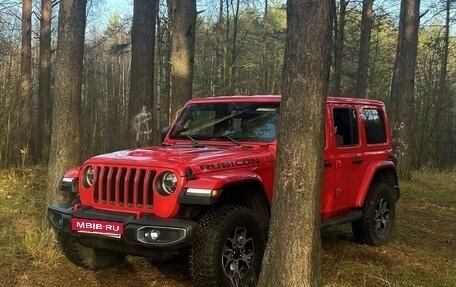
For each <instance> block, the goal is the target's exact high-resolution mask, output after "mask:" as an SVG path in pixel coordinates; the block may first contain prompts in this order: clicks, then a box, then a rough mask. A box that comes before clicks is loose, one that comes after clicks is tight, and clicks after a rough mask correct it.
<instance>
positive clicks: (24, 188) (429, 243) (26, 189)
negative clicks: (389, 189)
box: [0, 168, 456, 287]
mask: <svg viewBox="0 0 456 287" xmlns="http://www.w3.org/2000/svg"><path fill="white" fill-rule="evenodd" d="M45 179H46V176H45V170H44V169H42V168H33V169H8V170H0V286H46V287H47V286H50V287H51V286H73V287H78V286H84V287H86V286H99V287H102V286H106V287H108V286H109V287H115V286H144V287H147V286H171V287H178V286H192V284H191V279H190V277H189V274H188V271H187V266H186V263H185V261H176V262H172V263H169V264H162V265H158V266H154V265H152V264H150V263H149V262H148V261H147V260H145V259H143V258H139V257H127V260H126V261H125V262H124V263H122V265H120V266H119V267H116V268H111V269H107V270H103V271H89V270H84V269H82V268H78V267H76V266H75V265H73V264H72V263H70V262H69V261H68V260H66V259H65V257H63V256H62V255H61V254H60V252H59V250H58V248H56V245H55V242H54V239H53V236H52V233H51V232H50V231H48V230H43V229H41V226H42V222H43V218H44V214H45V207H46V206H45V200H44V195H45V192H44V190H45V185H46V183H45ZM401 191H402V194H401V198H400V201H399V202H398V204H397V209H396V211H397V222H396V226H395V231H394V236H393V239H392V241H391V242H390V243H389V244H388V245H386V246H383V247H371V246H366V245H358V244H355V243H354V242H353V236H352V235H351V232H350V228H349V226H339V227H333V228H330V229H327V230H323V231H322V246H323V252H322V276H323V281H324V285H325V286H455V282H456V268H455V266H456V172H454V171H453V172H433V171H427V172H417V173H414V174H413V179H412V180H409V181H404V182H401Z"/></svg>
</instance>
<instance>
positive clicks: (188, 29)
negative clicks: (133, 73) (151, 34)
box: [168, 0, 196, 122]
mask: <svg viewBox="0 0 456 287" xmlns="http://www.w3.org/2000/svg"><path fill="white" fill-rule="evenodd" d="M168 11H169V20H170V42H171V51H170V89H169V98H170V113H171V114H170V118H171V122H172V121H173V120H174V119H175V117H176V114H177V111H178V110H179V109H181V108H182V106H183V105H184V104H185V103H186V102H187V101H188V100H190V99H191V98H192V92H193V91H192V82H193V64H194V56H195V55H194V54H195V28H196V0H189V1H180V0H168Z"/></svg>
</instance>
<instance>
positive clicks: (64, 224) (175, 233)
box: [47, 204, 198, 256]
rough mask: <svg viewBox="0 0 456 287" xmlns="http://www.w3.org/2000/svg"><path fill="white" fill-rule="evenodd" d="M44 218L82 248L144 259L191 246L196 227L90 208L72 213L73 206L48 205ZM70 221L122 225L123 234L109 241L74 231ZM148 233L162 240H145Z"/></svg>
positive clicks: (192, 222)
mask: <svg viewBox="0 0 456 287" xmlns="http://www.w3.org/2000/svg"><path fill="white" fill-rule="evenodd" d="M47 216H48V220H49V222H50V223H51V225H52V227H54V229H56V230H57V231H59V232H64V233H67V234H69V235H71V236H74V237H76V238H78V240H79V242H80V243H81V244H82V245H85V246H87V247H92V248H99V249H107V250H113V251H117V252H121V253H125V254H131V255H142V256H147V253H148V252H149V251H153V250H157V249H169V250H176V249H180V248H183V247H186V246H189V245H191V244H192V243H193V240H194V237H195V233H196V228H197V226H198V224H197V223H196V222H195V221H192V220H184V219H164V218H159V217H157V216H154V215H151V214H146V215H142V216H141V217H140V218H136V216H135V215H133V214H124V213H119V212H111V211H104V210H99V209H94V208H92V207H90V206H80V207H79V208H78V209H77V210H74V207H73V205H65V204H53V205H51V206H50V207H49V208H48V215H47ZM72 218H81V219H91V220H100V221H111V222H119V223H122V224H123V227H124V229H123V234H122V235H121V236H120V237H119V238H113V237H110V236H105V235H102V234H92V233H81V232H78V231H74V230H72V224H71V220H72ZM151 229H154V230H157V231H159V232H160V234H163V235H164V236H163V239H161V240H160V239H159V240H156V241H149V240H145V238H144V232H145V231H147V230H151Z"/></svg>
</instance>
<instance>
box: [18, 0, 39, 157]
mask: <svg viewBox="0 0 456 287" xmlns="http://www.w3.org/2000/svg"><path fill="white" fill-rule="evenodd" d="M20 93H21V98H22V102H23V109H22V115H21V123H22V127H21V133H20V138H19V139H18V144H19V147H20V149H21V155H22V165H24V164H25V160H26V159H27V156H28V153H29V142H30V132H31V108H32V0H22V47H21V82H20ZM32 156H35V154H33V155H32Z"/></svg>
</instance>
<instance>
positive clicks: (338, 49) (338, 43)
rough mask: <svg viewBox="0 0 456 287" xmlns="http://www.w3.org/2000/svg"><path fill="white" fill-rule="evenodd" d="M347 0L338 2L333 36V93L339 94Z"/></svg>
mask: <svg viewBox="0 0 456 287" xmlns="http://www.w3.org/2000/svg"><path fill="white" fill-rule="evenodd" d="M348 2H349V1H348V0H341V1H340V4H339V21H336V22H338V24H337V25H336V27H335V28H334V29H335V33H334V38H335V44H334V93H335V94H336V95H340V94H341V92H342V91H341V89H342V59H343V57H344V40H345V12H346V9H347V5H348Z"/></svg>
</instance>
